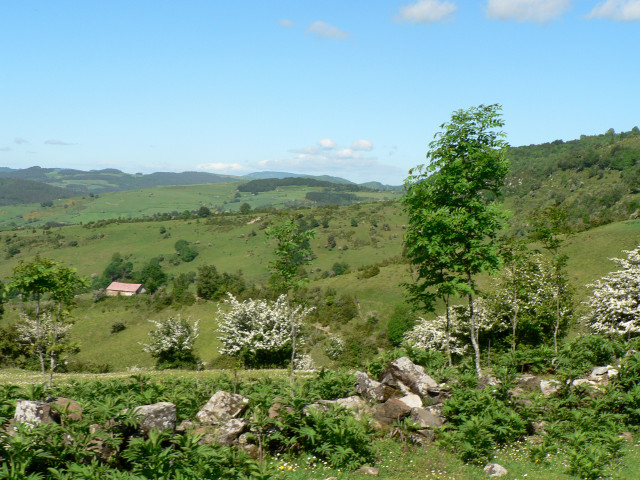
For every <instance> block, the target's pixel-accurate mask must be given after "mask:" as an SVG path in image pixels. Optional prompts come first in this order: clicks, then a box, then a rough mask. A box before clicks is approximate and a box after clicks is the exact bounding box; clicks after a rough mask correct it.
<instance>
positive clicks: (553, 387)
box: [540, 380, 561, 397]
mask: <svg viewBox="0 0 640 480" xmlns="http://www.w3.org/2000/svg"><path fill="white" fill-rule="evenodd" d="M560 387H561V384H560V382H558V381H556V380H540V391H541V392H542V395H544V396H545V397H550V396H551V395H553V394H555V393H556V392H557V391H558V390H560Z"/></svg>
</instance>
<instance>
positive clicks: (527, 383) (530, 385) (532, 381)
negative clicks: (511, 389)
mask: <svg viewBox="0 0 640 480" xmlns="http://www.w3.org/2000/svg"><path fill="white" fill-rule="evenodd" d="M516 382H518V385H520V386H521V387H523V388H527V389H529V390H531V391H534V390H537V389H538V387H539V386H540V379H539V378H538V377H536V376H535V375H522V376H520V377H518V378H516Z"/></svg>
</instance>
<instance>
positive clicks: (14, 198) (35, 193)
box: [0, 178, 79, 206]
mask: <svg viewBox="0 0 640 480" xmlns="http://www.w3.org/2000/svg"><path fill="white" fill-rule="evenodd" d="M78 194H79V192H74V191H72V190H68V189H64V188H59V187H53V186H51V185H47V184H46V183H40V182H32V181H30V180H19V179H10V178H0V206H1V205H19V204H23V203H44V202H52V201H54V200H58V199H61V198H70V197H75V196H78Z"/></svg>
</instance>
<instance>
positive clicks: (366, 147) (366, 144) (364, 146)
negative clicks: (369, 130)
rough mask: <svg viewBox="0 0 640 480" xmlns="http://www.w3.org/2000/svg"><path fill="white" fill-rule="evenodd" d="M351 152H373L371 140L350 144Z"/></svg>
mask: <svg viewBox="0 0 640 480" xmlns="http://www.w3.org/2000/svg"><path fill="white" fill-rule="evenodd" d="M351 149H352V150H362V151H365V152H370V151H371V150H373V142H372V141H371V140H364V139H361V140H356V141H355V142H353V143H352V144H351Z"/></svg>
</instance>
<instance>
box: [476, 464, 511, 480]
mask: <svg viewBox="0 0 640 480" xmlns="http://www.w3.org/2000/svg"><path fill="white" fill-rule="evenodd" d="M482 471H483V472H484V473H486V474H487V475H489V476H490V477H502V476H503V475H506V474H507V473H509V472H508V471H507V469H506V468H504V467H503V466H502V465H500V464H499V463H487V464H486V465H485V467H484V468H483V469H482Z"/></svg>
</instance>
